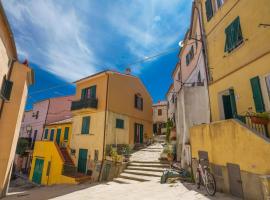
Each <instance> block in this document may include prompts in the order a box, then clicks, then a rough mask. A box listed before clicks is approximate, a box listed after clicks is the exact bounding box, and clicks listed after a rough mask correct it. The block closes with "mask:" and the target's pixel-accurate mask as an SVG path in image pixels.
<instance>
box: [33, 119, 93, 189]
mask: <svg viewBox="0 0 270 200" xmlns="http://www.w3.org/2000/svg"><path fill="white" fill-rule="evenodd" d="M71 131H72V119H71V118H70V119H65V120H61V121H57V122H53V123H50V124H47V125H46V126H45V129H44V133H43V137H42V141H37V142H36V143H35V147H34V151H33V160H32V165H31V171H30V175H29V179H30V180H32V181H33V182H35V183H38V184H43V185H52V184H63V183H71V184H76V183H79V182H81V181H83V180H87V178H88V179H89V178H90V177H87V176H77V174H75V173H73V172H72V170H73V168H74V163H73V161H72V159H71V158H70V156H69V153H68V152H69V150H70V147H69V144H70V138H71Z"/></svg>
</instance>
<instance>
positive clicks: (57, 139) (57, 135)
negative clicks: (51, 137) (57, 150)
mask: <svg viewBox="0 0 270 200" xmlns="http://www.w3.org/2000/svg"><path fill="white" fill-rule="evenodd" d="M60 138H61V129H60V128H59V129H57V133H56V143H57V144H58V145H60Z"/></svg>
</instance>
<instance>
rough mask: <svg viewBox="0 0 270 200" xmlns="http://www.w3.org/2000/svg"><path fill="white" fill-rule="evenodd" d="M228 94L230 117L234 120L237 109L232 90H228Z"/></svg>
mask: <svg viewBox="0 0 270 200" xmlns="http://www.w3.org/2000/svg"><path fill="white" fill-rule="evenodd" d="M229 93H230V100H231V107H232V115H233V117H234V118H236V117H237V107H236V101H235V95H234V90H233V89H229Z"/></svg>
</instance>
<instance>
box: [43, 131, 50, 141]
mask: <svg viewBox="0 0 270 200" xmlns="http://www.w3.org/2000/svg"><path fill="white" fill-rule="evenodd" d="M48 133H49V130H48V129H45V131H44V139H48Z"/></svg>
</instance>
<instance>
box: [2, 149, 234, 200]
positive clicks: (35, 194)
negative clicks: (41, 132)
mask: <svg viewBox="0 0 270 200" xmlns="http://www.w3.org/2000/svg"><path fill="white" fill-rule="evenodd" d="M161 151H162V146H161V145H160V144H154V145H151V146H149V147H148V148H145V149H142V150H139V151H137V152H135V153H134V154H133V155H132V157H131V163H130V165H129V166H128V168H127V169H126V170H125V171H124V172H123V173H122V174H121V175H120V177H119V178H116V179H115V180H114V181H111V182H107V183H100V184H91V185H90V184H86V183H85V184H81V185H76V186H74V185H55V186H48V187H41V188H35V189H32V190H29V191H26V192H25V193H18V194H10V195H9V196H7V197H6V198H4V199H5V200H13V199H18V200H24V199H35V200H42V199H57V200H69V199H76V200H77V199H80V200H83V199H92V200H105V199H108V200H116V199H117V200H119V199H126V200H133V199H136V200H137V199H140V200H151V199H153V200H163V199H183V200H186V199H190V200H192V199H220V200H221V199H222V200H229V199H234V198H231V197H229V196H228V195H225V194H221V193H217V194H216V195H215V197H209V196H207V195H206V191H205V190H204V189H200V190H196V189H195V186H194V185H193V184H190V183H180V182H177V183H173V184H160V182H159V181H160V175H161V174H162V172H161V171H162V170H163V168H164V167H167V166H166V165H164V164H162V163H160V162H159V160H158V158H159V155H160V152H161Z"/></svg>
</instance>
